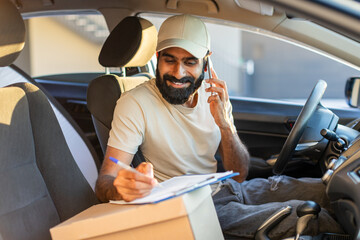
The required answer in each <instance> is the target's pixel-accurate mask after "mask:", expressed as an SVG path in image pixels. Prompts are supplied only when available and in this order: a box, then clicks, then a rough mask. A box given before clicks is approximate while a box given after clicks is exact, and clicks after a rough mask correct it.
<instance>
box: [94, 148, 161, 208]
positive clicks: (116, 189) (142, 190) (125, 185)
mask: <svg viewBox="0 0 360 240" xmlns="http://www.w3.org/2000/svg"><path fill="white" fill-rule="evenodd" d="M110 156H111V157H113V158H116V159H119V160H120V161H121V162H123V163H124V164H127V165H130V163H131V161H132V160H133V157H134V155H133V154H130V153H127V152H124V151H121V150H118V149H116V148H113V147H110V146H108V147H107V149H106V154H105V158H104V162H103V164H102V166H101V169H100V172H99V176H98V179H97V181H96V186H95V193H96V196H97V198H98V199H99V200H100V201H101V202H108V201H109V200H125V201H132V200H135V199H137V198H141V197H144V196H146V195H148V194H150V192H151V189H153V187H154V186H155V185H156V184H157V181H156V180H155V179H154V173H153V166H152V164H151V163H141V164H140V165H139V166H138V167H137V168H136V170H137V171H138V172H139V173H134V172H132V171H129V170H126V169H124V168H122V167H121V166H119V165H118V164H116V163H114V162H113V161H111V160H110V159H109V157H110Z"/></svg>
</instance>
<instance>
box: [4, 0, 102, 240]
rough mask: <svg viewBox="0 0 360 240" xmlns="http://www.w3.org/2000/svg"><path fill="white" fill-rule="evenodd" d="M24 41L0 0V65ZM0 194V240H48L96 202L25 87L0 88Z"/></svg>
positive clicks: (38, 95) (56, 128) (42, 103)
mask: <svg viewBox="0 0 360 240" xmlns="http://www.w3.org/2000/svg"><path fill="white" fill-rule="evenodd" d="M4 16H7V17H6V18H4ZM24 39H25V27H24V22H23V20H22V18H21V16H20V14H19V12H18V11H17V9H16V7H15V6H14V5H13V4H12V3H11V2H10V1H8V0H0V66H2V67H6V66H8V65H9V64H11V63H12V62H13V61H14V60H15V59H16V56H17V55H18V54H19V53H20V51H21V49H22V46H23V44H24ZM18 46H20V47H18ZM0 81H1V76H0ZM0 192H1V194H0V239H50V232H49V229H50V228H51V227H53V226H55V225H57V224H58V223H60V222H62V221H64V220H66V219H68V218H70V217H72V216H74V215H75V214H77V213H79V212H80V211H82V210H84V209H86V208H88V207H90V206H92V205H94V204H96V203H97V202H98V201H97V199H96V197H95V194H94V191H93V190H92V189H91V187H90V185H89V184H88V182H87V181H86V179H85V178H84V176H83V174H82V173H81V171H80V169H79V167H78V166H77V164H76V162H75V161H74V158H73V156H72V154H71V152H70V150H69V148H68V145H67V143H66V140H65V138H64V135H63V133H62V130H61V128H60V125H59V123H58V121H57V119H56V116H55V114H54V112H53V109H52V107H51V105H50V103H49V101H48V99H47V97H46V95H45V94H44V93H43V92H42V91H41V90H40V89H39V88H37V87H36V86H34V85H32V84H29V83H17V84H13V85H10V86H7V87H3V88H0Z"/></svg>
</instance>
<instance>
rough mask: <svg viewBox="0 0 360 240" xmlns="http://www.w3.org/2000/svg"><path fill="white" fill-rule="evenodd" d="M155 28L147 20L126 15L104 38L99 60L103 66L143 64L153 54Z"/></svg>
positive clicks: (154, 49) (155, 37)
mask: <svg viewBox="0 0 360 240" xmlns="http://www.w3.org/2000/svg"><path fill="white" fill-rule="evenodd" d="M156 44H157V30H156V28H155V26H153V25H152V24H151V23H150V22H149V21H148V20H146V19H143V18H139V17H126V18H124V19H123V20H122V21H121V22H120V23H119V24H118V25H117V26H116V27H115V28H114V30H112V31H111V33H110V35H109V36H108V38H107V39H106V41H105V43H104V45H103V47H102V49H101V52H100V55H99V62H100V64H101V65H102V66H104V67H138V66H144V65H145V64H146V63H147V62H149V61H150V59H151V57H152V56H153V55H154V54H155V51H156Z"/></svg>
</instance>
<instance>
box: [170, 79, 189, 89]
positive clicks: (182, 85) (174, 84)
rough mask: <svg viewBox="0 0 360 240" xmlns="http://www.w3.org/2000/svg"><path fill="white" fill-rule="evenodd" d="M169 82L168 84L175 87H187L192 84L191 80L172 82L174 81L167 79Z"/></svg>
mask: <svg viewBox="0 0 360 240" xmlns="http://www.w3.org/2000/svg"><path fill="white" fill-rule="evenodd" d="M167 83H168V85H170V86H172V87H173V88H185V87H188V86H190V83H189V82H186V83H180V82H172V81H169V80H167Z"/></svg>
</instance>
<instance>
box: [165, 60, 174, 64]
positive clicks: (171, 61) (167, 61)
mask: <svg viewBox="0 0 360 240" xmlns="http://www.w3.org/2000/svg"><path fill="white" fill-rule="evenodd" d="M165 62H166V63H174V62H175V61H174V60H173V59H165Z"/></svg>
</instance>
